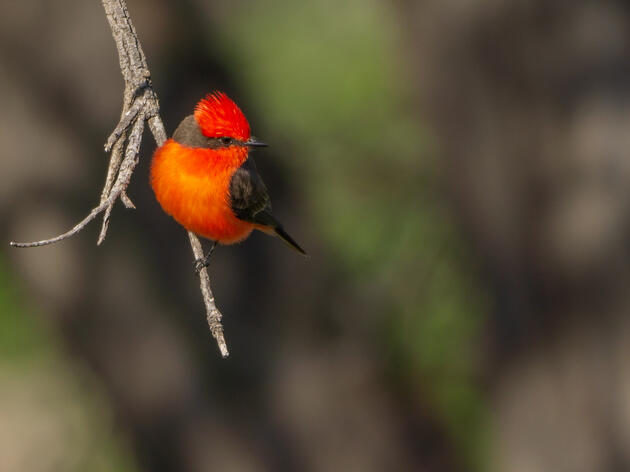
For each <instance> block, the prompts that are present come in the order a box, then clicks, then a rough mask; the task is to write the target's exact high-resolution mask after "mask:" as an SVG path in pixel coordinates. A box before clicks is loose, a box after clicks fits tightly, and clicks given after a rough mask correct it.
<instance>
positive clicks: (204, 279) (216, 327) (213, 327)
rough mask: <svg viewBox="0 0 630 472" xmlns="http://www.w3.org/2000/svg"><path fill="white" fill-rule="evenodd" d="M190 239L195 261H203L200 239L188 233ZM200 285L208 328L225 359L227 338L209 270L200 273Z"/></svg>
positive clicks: (227, 353)
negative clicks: (212, 289)
mask: <svg viewBox="0 0 630 472" xmlns="http://www.w3.org/2000/svg"><path fill="white" fill-rule="evenodd" d="M188 238H190V245H191V246H192V250H193V254H194V255H195V259H197V260H198V259H203V248H202V247H201V242H200V241H199V238H198V237H197V236H195V234H194V233H191V232H190V231H189V232H188ZM199 283H200V285H201V293H202V294H203V301H204V303H205V304H206V315H207V318H208V326H209V327H210V332H211V333H212V336H214V339H216V341H217V344H218V345H219V350H220V351H221V355H222V356H223V357H227V356H229V355H230V353H229V352H228V348H227V345H226V344H225V338H224V337H223V325H222V324H221V318H222V317H223V315H221V312H220V311H219V310H218V309H217V307H216V305H215V304H214V296H213V295H212V291H211V290H210V276H209V275H208V269H207V268H206V267H203V268H202V269H201V270H200V271H199Z"/></svg>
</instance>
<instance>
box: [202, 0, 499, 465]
mask: <svg viewBox="0 0 630 472" xmlns="http://www.w3.org/2000/svg"><path fill="white" fill-rule="evenodd" d="M394 11H395V10H394V9H389V8H388V7H387V5H386V4H384V3H382V2H375V1H365V0H351V1H349V2H342V3H339V2H333V1H332V0H325V1H320V2H286V1H283V0H272V1H268V2H257V3H254V4H248V8H247V15H243V14H242V13H243V11H242V10H240V9H239V11H238V14H237V13H236V11H235V12H234V14H233V15H229V14H228V15H226V16H225V18H224V21H223V22H221V24H220V30H219V35H220V38H221V41H220V45H221V47H222V48H223V52H224V55H225V57H224V59H225V61H226V63H228V64H230V63H231V64H232V67H233V69H234V70H235V71H238V74H235V75H236V76H237V77H239V78H240V79H241V80H242V83H241V84H240V87H241V88H242V89H243V90H246V91H248V92H249V96H248V99H249V101H250V102H251V103H254V104H255V105H256V106H257V109H258V110H259V112H258V113H259V116H264V120H265V125H266V126H267V127H268V129H265V130H264V131H261V130H260V126H259V125H258V124H257V125H256V126H255V130H256V132H259V133H261V134H264V136H265V139H268V140H269V141H271V142H273V143H274V144H278V143H280V145H284V146H286V147H288V148H290V149H292V150H294V152H295V153H296V155H294V156H292V157H290V158H289V159H290V161H288V162H287V163H286V165H287V166H289V167H291V168H293V170H294V172H295V173H299V179H300V180H302V181H304V183H305V184H306V185H307V190H308V195H307V197H308V202H309V204H310V205H312V208H311V209H312V212H313V213H314V214H315V216H316V218H317V222H316V223H317V228H313V230H315V231H318V232H320V234H321V235H322V236H323V237H324V239H325V241H327V243H328V247H327V249H328V250H330V251H331V252H332V253H333V254H332V255H333V258H332V259H333V260H335V261H338V262H340V263H341V265H342V267H343V268H344V270H345V271H346V275H347V277H348V279H349V280H350V279H351V280H352V284H353V285H354V286H355V287H356V285H357V284H364V289H365V290H368V287H373V286H374V285H375V284H374V283H373V282H374V281H377V285H378V290H379V293H385V294H386V295H385V297H384V298H385V299H386V303H385V305H384V306H386V307H387V308H385V309H384V310H383V312H382V314H381V316H380V317H379V319H377V320H376V321H374V322H375V323H376V327H377V328H378V329H384V330H385V331H386V332H388V333H390V336H389V337H388V339H389V340H390V341H391V346H385V348H386V349H389V350H390V351H391V352H392V356H391V369H392V371H393V372H395V373H396V374H397V375H398V376H399V378H400V379H401V381H402V382H403V383H406V384H407V385H408V387H409V388H411V389H412V391H413V392H415V394H416V395H423V396H428V397H429V398H430V399H431V402H430V403H431V404H432V405H434V407H435V409H436V411H437V412H438V414H439V415H440V416H441V418H442V419H443V422H444V423H445V424H446V427H447V429H448V431H449V433H450V435H451V437H452V438H453V439H454V441H455V442H456V444H458V445H459V447H460V448H461V452H462V456H463V457H465V458H466V460H467V462H468V464H469V465H475V466H476V467H477V468H483V463H484V457H483V456H484V454H483V452H482V451H483V450H484V445H483V441H484V438H485V429H486V426H485V414H484V405H483V402H482V399H481V395H480V392H479V391H478V387H477V385H478V382H477V381H476V378H475V377H476V373H477V369H478V364H479V361H480V353H479V352H478V349H476V347H475V341H476V340H477V339H478V332H479V329H480V327H481V324H482V322H483V319H482V313H483V312H484V311H485V310H484V307H485V305H486V304H487V301H486V300H485V299H484V298H483V296H482V295H479V293H480V292H479V288H478V287H476V286H475V282H474V280H475V277H474V273H473V270H472V267H473V264H472V261H469V260H467V259H466V258H465V257H464V254H465V253H466V252H467V251H466V250H465V248H464V247H463V246H462V242H461V241H459V239H458V235H457V234H456V228H455V226H454V224H453V222H452V221H451V220H450V218H449V211H448V208H446V207H445V205H444V204H443V202H444V196H443V195H440V194H439V191H438V190H437V188H436V187H439V169H438V168H437V166H436V160H435V158H434V155H435V153H436V149H435V145H434V143H432V141H431V137H430V136H431V134H430V131H429V130H427V129H426V127H425V126H423V123H422V121H421V119H420V118H419V117H418V115H417V114H416V112H415V111H414V110H415V107H414V106H413V95H412V90H413V84H410V81H409V76H410V75H411V74H410V72H409V71H407V70H406V69H405V61H404V54H403V53H402V52H401V51H404V49H403V46H402V41H401V40H400V38H399V37H398V32H397V31H398V30H397V24H398V23H399V22H400V19H397V18H395V17H394ZM214 33H215V34H216V32H214ZM213 47H216V44H215V45H213ZM263 114H264V115H263ZM297 153H299V154H297ZM371 281H372V283H371ZM339 316H343V314H340V315H339ZM366 322H368V321H366Z"/></svg>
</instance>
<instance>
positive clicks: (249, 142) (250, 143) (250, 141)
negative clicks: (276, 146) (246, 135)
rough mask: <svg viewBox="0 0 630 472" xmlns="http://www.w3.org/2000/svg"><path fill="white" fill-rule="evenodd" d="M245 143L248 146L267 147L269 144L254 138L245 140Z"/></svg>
mask: <svg viewBox="0 0 630 472" xmlns="http://www.w3.org/2000/svg"><path fill="white" fill-rule="evenodd" d="M245 144H247V145H248V146H249V147H267V146H269V144H267V143H261V142H260V141H256V138H250V139H248V140H247V141H245Z"/></svg>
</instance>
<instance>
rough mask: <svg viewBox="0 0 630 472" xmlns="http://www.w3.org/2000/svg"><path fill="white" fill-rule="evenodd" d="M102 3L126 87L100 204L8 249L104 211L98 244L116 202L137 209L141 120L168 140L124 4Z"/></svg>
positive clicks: (199, 253) (212, 318) (213, 316)
mask: <svg viewBox="0 0 630 472" xmlns="http://www.w3.org/2000/svg"><path fill="white" fill-rule="evenodd" d="M102 2H103V7H104V8H105V15H106V16H107V21H108V22H109V25H110V27H111V29H112V36H113V37H114V42H115V43H116V48H117V49H118V58H119V63H120V70H121V73H122V76H123V79H124V81H125V89H124V92H123V108H122V112H121V115H120V121H119V122H118V124H117V125H116V127H115V128H114V131H113V132H112V134H111V135H110V136H109V138H108V139H107V143H106V144H105V151H106V152H109V151H110V150H111V157H110V161H109V167H108V169H107V177H106V179H105V185H104V187H103V191H102V193H101V200H100V204H99V205H98V206H97V207H95V208H94V209H92V211H91V212H90V213H89V214H88V215H87V216H86V217H85V218H84V219H83V220H81V221H80V222H79V223H77V224H76V225H75V226H74V227H73V228H72V229H70V230H69V231H67V232H65V233H63V234H60V235H58V236H55V237H54V238H50V239H44V240H41V241H34V242H29V243H17V242H13V241H12V242H11V243H10V245H11V246H14V247H23V248H27V247H37V246H45V245H47V244H52V243H56V242H59V241H63V240H64V239H67V238H69V237H71V236H74V235H75V234H77V233H78V232H80V231H81V230H82V229H83V228H85V227H86V226H87V224H88V223H90V222H91V221H92V220H93V219H94V218H96V217H97V216H98V215H99V214H101V213H103V223H102V226H101V231H100V233H99V237H98V242H97V244H99V245H100V244H101V243H102V242H103V240H104V239H105V236H106V235H107V229H108V228H109V221H110V216H111V213H112V209H113V207H114V204H115V203H116V201H117V200H118V199H120V200H121V201H122V203H123V204H124V205H125V206H126V207H127V208H135V206H134V204H133V202H132V201H131V199H130V198H129V197H128V196H127V187H128V185H129V182H130V180H131V175H132V174H133V171H134V169H135V167H136V165H137V164H138V158H139V153H140V145H141V144H142V133H143V131H144V126H145V122H147V121H148V124H149V129H150V130H151V133H152V134H153V137H154V138H155V142H156V143H157V145H158V146H161V145H162V144H163V143H164V141H166V139H167V137H166V131H165V129H164V123H163V122H162V118H161V117H160V105H159V102H158V98H157V95H156V93H155V91H154V90H153V86H152V85H151V74H150V72H149V68H148V66H147V61H146V57H145V55H144V52H143V50H142V46H141V45H140V41H139V39H138V35H137V34H136V30H135V28H134V26H133V23H132V22H131V18H130V17H129V12H128V11H127V5H126V4H125V1H124V0H102ZM188 237H189V239H190V245H191V247H192V251H193V254H194V256H195V259H202V258H203V248H202V246H201V242H200V241H199V239H198V238H197V236H195V235H194V234H193V233H190V232H189V233H188ZM199 283H200V286H201V294H202V296H203V301H204V304H205V306H206V315H207V318H208V326H209V327H210V332H211V333H212V335H213V336H214V338H215V339H216V342H217V344H218V346H219V350H220V351H221V355H222V356H223V357H227V356H228V355H229V352H228V349H227V345H226V343H225V338H224V336H223V325H222V324H221V317H222V315H221V312H220V311H219V310H218V309H217V307H216V305H215V302H214V296H213V295H212V290H211V289H210V276H209V275H208V270H207V269H206V268H205V267H204V268H202V269H201V270H200V271H199Z"/></svg>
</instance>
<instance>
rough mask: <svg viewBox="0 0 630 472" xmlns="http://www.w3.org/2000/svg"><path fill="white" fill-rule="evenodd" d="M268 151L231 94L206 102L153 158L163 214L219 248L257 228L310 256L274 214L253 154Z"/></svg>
mask: <svg viewBox="0 0 630 472" xmlns="http://www.w3.org/2000/svg"><path fill="white" fill-rule="evenodd" d="M264 146H267V145H266V144H265V143H261V142H259V141H257V140H256V139H255V138H254V137H252V136H251V134H250V128H249V123H248V122H247V119H246V118H245V115H244V114H243V112H242V111H241V110H240V109H239V107H238V106H237V105H236V103H234V102H233V101H232V100H231V99H230V98H228V96H227V95H225V94H224V93H222V92H214V93H212V94H210V95H208V96H207V97H205V98H203V99H202V100H201V101H200V102H199V103H198V104H197V106H196V107H195V112H194V114H193V115H190V116H187V117H186V118H184V120H183V121H182V122H181V123H180V124H179V126H178V127H177V129H176V130H175V133H174V134H173V137H172V138H171V139H168V140H167V141H166V142H165V143H164V144H163V145H162V146H160V147H159V148H158V149H157V150H156V151H155V153H154V154H153V161H152V163H151V186H152V187H153V191H154V192H155V196H156V198H157V200H158V202H159V203H160V205H161V206H162V209H163V210H164V211H165V212H166V213H168V214H169V215H171V216H172V217H173V218H174V219H175V220H176V221H177V222H178V223H179V224H180V225H182V226H183V227H184V228H186V229H187V230H189V231H192V232H193V233H195V234H198V235H199V236H203V237H204V238H207V239H209V240H211V241H213V245H212V248H211V249H210V251H209V252H208V254H207V255H206V256H205V258H204V259H203V260H202V261H197V269H199V268H200V267H202V266H206V265H207V264H208V259H209V257H210V255H211V254H212V251H213V250H214V248H215V247H216V245H217V243H221V244H233V243H236V242H239V241H242V240H243V239H245V238H247V236H249V235H250V233H251V232H252V231H253V230H255V229H257V230H260V231H263V232H265V233H267V234H270V235H274V236H278V237H280V238H281V239H282V240H283V241H284V242H285V243H287V244H288V245H289V246H290V247H291V248H292V249H294V250H296V251H297V252H299V253H301V254H304V255H306V252H305V251H304V249H302V248H301V247H300V246H299V244H298V243H297V242H295V240H294V239H293V238H292V237H291V236H289V234H288V233H287V232H286V231H285V230H284V229H283V227H282V225H281V224H280V223H279V222H278V220H276V219H275V218H274V216H273V215H272V214H271V201H270V199H269V195H268V194H267V188H266V187H265V184H264V183H263V181H262V179H261V178H260V176H259V175H258V172H257V171H256V164H255V163H254V160H253V158H252V157H251V156H250V150H251V149H252V148H256V147H264Z"/></svg>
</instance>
